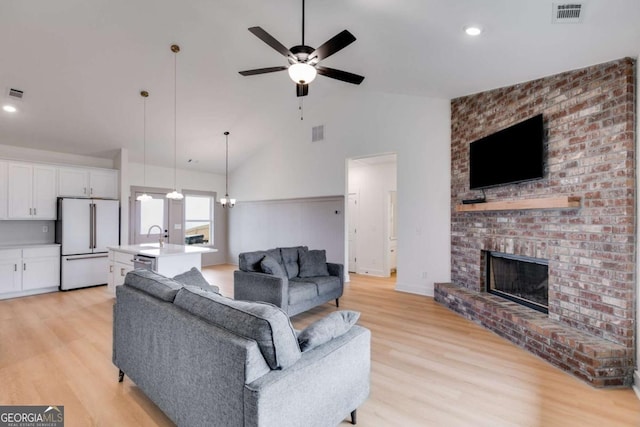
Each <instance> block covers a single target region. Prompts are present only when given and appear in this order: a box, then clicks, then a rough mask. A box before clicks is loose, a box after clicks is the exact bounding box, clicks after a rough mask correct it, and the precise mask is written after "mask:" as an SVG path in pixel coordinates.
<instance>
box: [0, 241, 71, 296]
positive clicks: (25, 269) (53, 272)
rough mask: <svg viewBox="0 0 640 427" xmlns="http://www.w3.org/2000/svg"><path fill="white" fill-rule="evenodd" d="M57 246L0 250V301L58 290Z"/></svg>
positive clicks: (58, 252)
mask: <svg viewBox="0 0 640 427" xmlns="http://www.w3.org/2000/svg"><path fill="white" fill-rule="evenodd" d="M59 286H60V247H59V246H58V245H44V246H36V247H33V246H30V247H22V248H19V247H16V248H10V249H0V299H6V298H13V297H19V296H26V295H34V294H38V293H43V292H51V291H56V290H58V287H59Z"/></svg>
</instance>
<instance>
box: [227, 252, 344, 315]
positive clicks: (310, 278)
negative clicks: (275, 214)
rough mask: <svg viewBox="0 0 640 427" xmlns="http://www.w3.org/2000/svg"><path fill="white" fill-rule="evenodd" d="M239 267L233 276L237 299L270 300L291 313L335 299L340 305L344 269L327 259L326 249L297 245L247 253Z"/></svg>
mask: <svg viewBox="0 0 640 427" xmlns="http://www.w3.org/2000/svg"><path fill="white" fill-rule="evenodd" d="M267 261H269V262H267ZM275 263H277V265H274V264H275ZM238 268H239V269H238V270H236V271H235V272H234V275H233V290H234V295H233V297H234V298H235V299H237V300H247V301H265V302H269V303H271V304H274V305H276V306H278V307H280V308H282V309H283V310H284V311H285V312H286V313H287V314H288V315H289V316H294V315H296V314H298V313H301V312H303V311H306V310H309V309H311V308H313V307H316V306H318V305H321V304H324V303H326V302H328V301H332V300H335V301H336V306H337V307H339V306H340V301H339V298H340V297H341V296H342V293H343V290H344V268H343V266H342V264H335V263H328V262H326V254H325V251H324V250H309V249H308V248H307V247H306V246H296V247H290V248H275V249H269V250H266V251H254V252H243V253H241V254H240V255H239V256H238Z"/></svg>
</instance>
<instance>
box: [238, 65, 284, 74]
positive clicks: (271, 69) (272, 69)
mask: <svg viewBox="0 0 640 427" xmlns="http://www.w3.org/2000/svg"><path fill="white" fill-rule="evenodd" d="M286 69H287V67H285V66H284V65H283V66H280V67H268V68H256V69H255V70H247V71H239V73H240V74H242V75H243V76H255V75H256V74H265V73H274V72H276V71H284V70H286Z"/></svg>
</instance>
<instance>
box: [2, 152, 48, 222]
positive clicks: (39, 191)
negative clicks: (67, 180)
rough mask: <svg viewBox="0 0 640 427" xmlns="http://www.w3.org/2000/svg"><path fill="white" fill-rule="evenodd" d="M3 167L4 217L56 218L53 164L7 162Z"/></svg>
mask: <svg viewBox="0 0 640 427" xmlns="http://www.w3.org/2000/svg"><path fill="white" fill-rule="evenodd" d="M7 169H8V170H7V172H8V179H7V185H8V189H7V200H8V203H7V208H8V212H7V217H8V218H9V219H56V196H57V194H56V172H57V171H56V168H55V167H54V166H46V165H33V164H28V163H9V164H8V167H7Z"/></svg>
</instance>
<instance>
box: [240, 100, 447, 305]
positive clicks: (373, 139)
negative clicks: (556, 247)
mask: <svg viewBox="0 0 640 427" xmlns="http://www.w3.org/2000/svg"><path fill="white" fill-rule="evenodd" d="M358 89H359V88H353V90H345V91H344V92H341V93H340V94H336V95H334V96H333V97H327V98H324V99H323V98H318V97H313V95H310V96H309V98H308V99H305V101H304V102H305V104H304V105H305V107H304V108H305V119H304V121H301V120H297V118H296V117H295V113H294V112H292V115H291V119H290V120H289V121H287V122H286V123H274V124H273V126H274V135H277V139H276V140H274V141H269V143H268V144H267V145H266V146H265V147H264V148H263V149H262V150H260V151H258V152H257V153H255V154H254V156H253V157H251V158H250V159H248V160H247V161H246V162H244V163H243V164H242V165H241V166H240V167H238V168H237V169H235V170H234V171H232V173H231V176H230V178H229V179H230V182H229V186H230V191H231V193H232V194H233V195H234V196H235V197H237V198H238V199H239V200H269V199H289V198H301V197H318V196H330V195H336V194H341V195H345V196H346V193H347V188H346V185H347V184H346V173H347V166H346V159H348V158H354V157H364V156H367V155H372V154H379V153H390V152H395V153H397V155H398V224H399V227H398V279H397V288H398V289H399V290H404V291H409V292H415V293H420V294H425V295H433V283H434V282H441V281H442V282H446V281H449V280H450V270H451V268H450V265H451V263H450V167H451V166H450V165H451V161H450V102H449V100H445V99H432V98H423V97H412V96H404V95H392V94H381V93H375V94H372V93H367V92H365V91H364V90H358ZM319 124H324V125H325V136H326V139H325V141H323V142H316V143H311V142H310V140H311V127H312V126H316V125H319ZM231 214H233V213H231ZM235 237H236V236H235V233H234V232H231V234H230V240H231V241H233V240H234V239H235ZM345 244H346V243H345ZM345 264H346V259H345Z"/></svg>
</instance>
